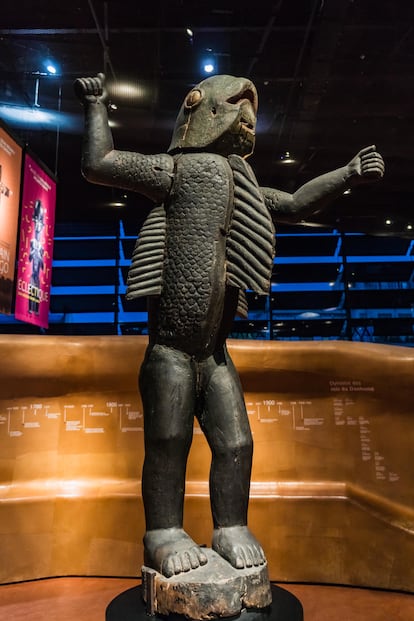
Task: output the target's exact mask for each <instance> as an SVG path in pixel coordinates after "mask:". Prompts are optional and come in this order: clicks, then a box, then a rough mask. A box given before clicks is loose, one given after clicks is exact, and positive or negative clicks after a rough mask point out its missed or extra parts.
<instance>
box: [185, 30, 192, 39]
mask: <svg viewBox="0 0 414 621" xmlns="http://www.w3.org/2000/svg"><path fill="white" fill-rule="evenodd" d="M186 33H187V35H188V36H189V37H190V39H192V38H193V36H194V33H193V31H192V30H191V28H187V30H186Z"/></svg>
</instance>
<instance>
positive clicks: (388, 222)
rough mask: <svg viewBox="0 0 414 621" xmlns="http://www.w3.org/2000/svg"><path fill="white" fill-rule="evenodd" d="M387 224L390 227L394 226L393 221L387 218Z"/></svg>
mask: <svg viewBox="0 0 414 621" xmlns="http://www.w3.org/2000/svg"><path fill="white" fill-rule="evenodd" d="M385 224H387V225H388V226H390V225H391V224H392V220H390V219H389V218H387V220H385Z"/></svg>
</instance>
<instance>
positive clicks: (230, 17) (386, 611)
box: [0, 0, 414, 621]
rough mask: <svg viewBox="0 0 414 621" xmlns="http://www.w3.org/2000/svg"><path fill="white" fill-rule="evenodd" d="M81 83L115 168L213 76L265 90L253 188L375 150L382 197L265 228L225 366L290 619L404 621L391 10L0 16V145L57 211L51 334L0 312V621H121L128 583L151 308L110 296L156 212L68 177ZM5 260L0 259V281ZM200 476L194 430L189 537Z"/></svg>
mask: <svg viewBox="0 0 414 621" xmlns="http://www.w3.org/2000/svg"><path fill="white" fill-rule="evenodd" d="M98 73H104V74H105V76H106V83H107V88H108V93H109V105H108V114H109V125H110V127H111V130H112V134H113V139H114V144H115V147H116V149H119V150H123V151H129V152H135V153H142V154H165V153H166V152H167V150H168V146H169V144H170V141H171V136H172V133H173V130H174V125H175V120H176V117H177V114H178V111H179V109H180V106H181V104H182V102H183V100H184V98H185V96H186V94H187V93H188V92H189V91H190V90H191V89H192V88H193V87H194V85H196V84H198V83H199V82H201V81H202V80H204V79H206V78H208V77H210V76H214V75H219V74H226V75H231V76H243V77H245V78H248V79H249V80H251V81H252V82H253V83H254V85H255V86H256V89H257V92H258V115H257V127H256V144H255V149H254V153H253V154H252V155H251V157H249V159H248V162H249V164H250V165H251V167H252V168H253V170H254V173H255V175H256V178H257V180H258V183H259V185H260V186H261V187H272V188H277V189H279V190H282V191H283V192H287V193H292V194H293V193H294V192H295V191H296V190H297V189H298V188H299V187H300V186H302V185H303V184H305V183H307V182H308V181H310V180H311V179H313V178H315V177H318V176H319V175H322V174H324V173H326V172H328V171H331V170H334V169H337V168H340V167H342V166H344V165H346V164H347V163H348V162H349V161H350V160H351V159H352V158H353V157H354V156H355V155H356V154H357V153H359V151H360V150H361V149H363V148H364V147H367V146H370V145H375V149H376V150H377V151H378V152H379V153H380V154H381V156H382V157H383V159H384V162H385V174H384V177H383V178H382V179H380V180H375V181H374V182H373V183H368V184H364V185H360V186H357V187H352V188H351V189H347V190H346V191H343V192H341V193H340V194H339V195H338V196H337V197H336V198H335V200H334V201H333V202H332V203H331V204H330V206H329V207H328V208H327V209H326V210H321V211H317V212H316V213H314V214H311V215H310V216H309V217H308V218H307V220H306V221H303V222H302V221H301V222H300V223H296V224H280V225H278V226H277V228H276V236H275V238H276V256H275V259H274V263H273V269H272V274H271V279H270V281H271V282H270V291H269V295H259V294H258V293H255V292H254V291H251V290H247V292H246V297H247V303H248V314H247V316H245V317H243V318H239V317H238V318H236V319H235V320H234V321H233V324H232V326H231V329H230V334H229V351H230V353H231V356H232V358H233V360H234V363H235V366H236V368H237V370H238V373H239V375H240V379H241V383H242V387H243V390H244V397H245V402H246V407H247V413H248V416H249V421H250V426H251V430H252V434H253V439H254V457H253V470H252V477H251V486H250V504H249V525H250V526H251V527H252V529H253V530H254V531H255V533H256V536H257V537H258V539H260V541H261V543H262V546H263V548H264V550H265V553H266V556H267V561H268V569H269V578H270V580H271V582H272V584H275V585H276V584H277V585H280V586H281V587H283V588H284V589H287V590H288V591H289V592H290V593H293V594H294V595H295V596H296V597H297V598H298V600H299V601H300V602H301V605H302V607H303V618H304V619H305V620H306V621H316V620H318V621H325V619H326V620H327V619H328V618H329V619H335V620H336V621H351V619H352V621H362V620H366V619H370V621H385V620H387V621H389V620H390V619H393V620H394V619H395V620H396V621H399V620H401V621H414V569H413V568H414V491H413V488H412V480H413V476H414V469H413V465H412V458H411V455H412V446H413V443H414V421H413V414H412V401H413V399H412V398H413V379H412V378H413V372H414V356H413V353H412V352H413V349H412V347H414V207H413V205H414V187H413V173H412V171H413V169H414V142H413V138H412V137H413V135H414V108H413V104H412V102H413V101H414V5H413V3H411V2H407V1H406V0H257V1H256V2H254V3H253V2H250V3H248V2H246V1H245V0H238V1H237V2H236V1H235V0H221V1H218V0H209V2H206V1H205V0H200V1H197V2H196V1H195V0H156V1H155V2H152V3H151V2H149V3H144V2H135V1H133V0H67V1H66V2H64V3H53V2H51V1H50V0H16V1H15V2H8V3H7V6H4V7H2V11H1V19H0V131H2V132H4V134H3V133H2V134H0V147H2V144H4V140H3V138H1V136H4V135H6V134H7V136H10V137H11V138H12V140H13V141H15V143H13V144H17V145H18V148H20V149H21V151H22V153H23V157H24V158H26V160H27V158H29V159H30V158H33V161H34V162H37V163H38V165H39V166H40V168H41V169H42V170H43V171H46V173H47V174H48V175H49V177H48V178H49V179H51V180H53V183H56V204H55V206H56V210H55V213H54V233H53V232H52V246H53V251H51V252H50V300H49V301H50V307H49V309H48V313H47V315H48V316H47V325H46V326H45V325H39V324H38V323H36V322H34V323H33V322H31V321H22V320H21V319H19V318H18V317H17V316H16V315H17V298H16V313H15V312H14V310H13V308H9V309H6V311H5V312H1V313H0V343H1V352H2V354H1V359H2V365H1V366H2V373H1V380H0V448H1V451H0V477H1V480H0V542H1V544H0V549H1V550H2V554H1V561H0V617H3V615H4V618H5V619H6V618H7V619H13V620H14V621H19V620H20V619H23V618H25V619H30V621H42V620H43V619H49V618H54V619H55V618H56V619H59V620H61V621H62V620H66V619H68V620H69V619H73V618H74V617H77V618H78V620H79V621H84V620H85V621H86V619H88V621H98V620H100V619H104V618H106V619H107V620H108V621H116V620H118V619H119V620H121V619H123V621H132V620H133V619H134V620H136V619H137V618H138V617H137V616H134V615H135V614H136V613H135V610H134V609H131V610H129V609H128V610H126V609H124V610H121V611H118V610H117V608H116V606H115V605H112V608H111V606H110V605H111V603H112V604H114V602H116V601H117V596H119V594H120V593H122V592H128V590H131V589H132V590H133V589H135V588H136V587H137V586H138V587H140V584H141V578H140V576H141V573H140V572H141V566H142V564H143V546H142V543H141V542H142V537H143V534H144V530H145V526H144V508H143V503H142V500H141V469H142V463H143V456H144V433H143V414H142V411H143V405H142V399H141V395H140V393H139V390H138V388H137V375H138V371H139V367H140V364H141V362H142V360H143V359H144V354H145V348H146V344H147V341H148V313H147V303H146V300H145V298H139V299H135V300H127V299H126V289H127V274H128V269H129V265H130V262H131V257H132V254H133V251H134V247H135V244H136V239H137V236H138V235H139V232H140V229H141V227H142V225H143V223H144V222H145V220H146V218H147V216H148V214H150V212H151V210H152V207H153V203H151V202H150V200H149V199H147V198H145V197H143V196H142V195H139V194H137V193H135V192H133V191H130V190H120V189H117V188H113V187H110V186H103V185H96V184H93V183H89V182H88V181H86V180H85V179H84V178H83V176H82V174H81V152H82V141H83V136H84V115H83V109H82V106H81V104H80V102H79V100H78V99H77V97H76V96H75V93H74V88H73V84H74V81H75V80H76V79H77V78H79V77H87V76H96V75H97V74H98ZM2 141H3V142H2ZM3 148H4V147H3ZM4 152H5V153H7V151H4ZM8 153H10V149H9V151H8ZM0 157H2V152H1V150H0ZM31 161H32V160H31ZM0 164H1V160H0ZM6 172H7V168H6V167H5V166H3V165H1V166H0V237H1V233H2V230H1V228H2V226H3V220H2V218H3V215H2V209H3V210H4V209H5V205H6V201H8V200H9V199H10V196H11V194H12V193H11V192H10V191H9V189H8V186H7V184H8V181H7V178H6ZM22 187H23V184H22ZM15 195H17V193H16V192H15ZM23 197H24V191H23ZM23 203H24V200H22V203H21V205H20V209H21V214H23V216H24V211H23V209H24V206H23ZM23 216H22V220H23V219H24V217H23ZM26 217H27V216H26ZM34 219H35V217H34V216H33V220H34ZM22 230H23V229H21V231H22ZM22 238H24V234H23V233H22V232H21V233H20V242H21V240H22ZM16 244H17V240H16ZM0 250H1V247H0ZM5 260H6V251H5V250H2V251H1V252H0V261H1V263H0V272H1V273H2V274H3V272H2V271H1V270H2V269H3V267H1V266H2V265H3V263H4V262H5ZM19 261H20V258H19ZM17 263H18V261H17V259H16V264H17ZM2 280H3V281H4V278H3V275H2ZM2 287H3V284H2ZM2 295H3V294H2ZM1 304H3V302H1ZM3 311H4V309H3ZM32 314H33V309H32ZM34 314H35V313H34ZM210 459H211V458H210V449H209V446H208V444H207V442H206V440H205V438H204V436H203V433H202V431H201V428H200V426H199V424H198V422H196V423H195V426H194V431H193V444H192V448H191V451H190V457H189V462H188V467H187V483H186V495H185V512H184V524H185V527H186V530H187V531H188V532H190V533H191V536H192V537H193V538H194V540H195V541H197V542H198V543H199V544H202V545H209V542H210V539H211V530H212V522H211V515H210V508H209V488H208V480H209V467H210ZM195 571H196V570H195ZM297 618H298V619H299V617H297ZM288 619H291V621H294V619H296V617H286V621H288ZM278 621H285V617H280V619H279V617H278Z"/></svg>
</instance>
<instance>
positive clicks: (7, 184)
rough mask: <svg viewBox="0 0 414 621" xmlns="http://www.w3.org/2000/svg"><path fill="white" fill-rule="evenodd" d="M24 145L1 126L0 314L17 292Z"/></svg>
mask: <svg viewBox="0 0 414 621" xmlns="http://www.w3.org/2000/svg"><path fill="white" fill-rule="evenodd" d="M21 166H22V148H21V147H20V146H19V145H18V144H17V142H15V141H14V140H13V139H12V138H11V136H10V135H9V133H8V132H7V131H6V130H5V129H4V128H3V127H1V126H0V313H5V314H7V315H9V314H10V313H11V308H12V299H13V291H14V275H15V274H14V267H15V263H16V245H17V227H18V221H19V204H20V174H21Z"/></svg>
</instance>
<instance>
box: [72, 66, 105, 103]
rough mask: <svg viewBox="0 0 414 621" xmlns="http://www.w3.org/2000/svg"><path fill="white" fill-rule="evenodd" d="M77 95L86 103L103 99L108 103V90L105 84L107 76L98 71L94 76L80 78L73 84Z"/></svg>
mask: <svg viewBox="0 0 414 621" xmlns="http://www.w3.org/2000/svg"><path fill="white" fill-rule="evenodd" d="M73 88H74V90H75V95H76V96H77V97H78V99H80V101H81V102H82V103H83V104H84V103H96V102H98V101H101V102H102V103H106V102H107V100H108V92H107V90H106V86H105V76H104V74H103V73H98V75H97V76H95V77H93V78H78V79H77V80H75V82H74V84H73Z"/></svg>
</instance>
